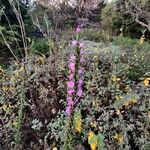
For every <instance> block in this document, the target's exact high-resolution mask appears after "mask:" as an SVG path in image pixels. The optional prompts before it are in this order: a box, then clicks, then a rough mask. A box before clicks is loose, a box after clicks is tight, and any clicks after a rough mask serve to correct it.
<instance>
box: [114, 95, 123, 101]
mask: <svg viewBox="0 0 150 150" xmlns="http://www.w3.org/2000/svg"><path fill="white" fill-rule="evenodd" d="M115 98H116V100H121V99H122V98H123V97H122V96H119V95H116V96H115Z"/></svg>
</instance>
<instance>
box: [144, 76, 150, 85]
mask: <svg viewBox="0 0 150 150" xmlns="http://www.w3.org/2000/svg"><path fill="white" fill-rule="evenodd" d="M143 82H144V85H145V86H149V85H150V77H149V78H146V79H145V80H144V81H143Z"/></svg>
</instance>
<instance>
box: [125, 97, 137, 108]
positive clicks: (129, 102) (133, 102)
mask: <svg viewBox="0 0 150 150" xmlns="http://www.w3.org/2000/svg"><path fill="white" fill-rule="evenodd" d="M135 103H137V100H136V99H130V100H128V101H127V102H125V103H124V106H126V107H127V106H128V105H129V104H135Z"/></svg>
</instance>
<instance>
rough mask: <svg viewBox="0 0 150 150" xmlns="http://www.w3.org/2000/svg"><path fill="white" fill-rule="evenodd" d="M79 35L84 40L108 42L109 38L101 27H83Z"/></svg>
mask: <svg viewBox="0 0 150 150" xmlns="http://www.w3.org/2000/svg"><path fill="white" fill-rule="evenodd" d="M80 37H81V38H83V39H85V40H90V41H95V42H108V41H109V40H110V38H111V37H110V36H109V35H108V34H107V33H106V32H104V31H103V30H102V29H100V28H99V29H89V28H86V29H84V30H83V31H82V32H81V34H80Z"/></svg>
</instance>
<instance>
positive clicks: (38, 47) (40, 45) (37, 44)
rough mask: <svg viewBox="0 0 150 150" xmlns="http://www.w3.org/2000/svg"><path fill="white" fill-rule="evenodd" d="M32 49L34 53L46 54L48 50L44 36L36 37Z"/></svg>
mask: <svg viewBox="0 0 150 150" xmlns="http://www.w3.org/2000/svg"><path fill="white" fill-rule="evenodd" d="M32 50H33V52H34V53H35V54H47V53H48V52H49V50H50V46H49V44H48V40H47V39H45V38H40V39H36V40H35V41H34V42H33V44H32Z"/></svg>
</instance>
